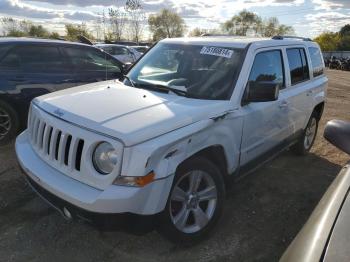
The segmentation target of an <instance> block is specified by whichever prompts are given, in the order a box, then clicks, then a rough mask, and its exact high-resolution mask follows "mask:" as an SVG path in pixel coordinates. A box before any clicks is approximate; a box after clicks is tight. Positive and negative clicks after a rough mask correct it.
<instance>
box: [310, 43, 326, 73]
mask: <svg viewBox="0 0 350 262" xmlns="http://www.w3.org/2000/svg"><path fill="white" fill-rule="evenodd" d="M309 53H310V57H311V64H312V71H313V72H312V73H313V76H314V77H317V76H320V75H323V71H324V65H323V60H322V55H321V52H320V49H319V48H317V47H309Z"/></svg>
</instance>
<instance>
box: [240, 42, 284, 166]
mask: <svg viewBox="0 0 350 262" xmlns="http://www.w3.org/2000/svg"><path fill="white" fill-rule="evenodd" d="M259 81H261V82H265V81H268V82H274V83H276V84H278V85H279V87H280V90H281V91H280V93H279V97H278V100H276V101H269V102H256V103H249V104H246V105H243V106H242V112H243V116H244V126H243V135H242V144H241V158H240V164H241V166H242V165H245V164H247V163H248V162H250V161H253V160H257V159H258V158H259V157H260V156H262V155H263V154H264V153H267V152H268V151H269V150H271V149H273V148H274V147H276V146H278V145H279V143H281V142H283V141H284V140H285V139H286V138H287V137H288V135H289V134H290V130H289V123H288V122H289V120H288V119H289V109H288V103H287V102H286V101H287V100H286V97H285V94H284V92H283V89H284V88H285V86H286V85H285V82H286V81H285V73H284V66H283V53H282V50H280V49H273V50H263V51H259V52H257V53H256V55H255V59H254V62H253V65H252V68H251V71H250V75H249V79H248V82H247V84H248V83H249V82H259Z"/></svg>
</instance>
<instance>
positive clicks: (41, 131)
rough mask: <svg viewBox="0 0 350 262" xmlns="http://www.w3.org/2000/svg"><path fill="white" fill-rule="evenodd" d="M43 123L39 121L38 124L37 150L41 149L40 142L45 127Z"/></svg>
mask: <svg viewBox="0 0 350 262" xmlns="http://www.w3.org/2000/svg"><path fill="white" fill-rule="evenodd" d="M45 125H46V124H45V122H44V121H40V124H39V128H38V135H37V139H36V140H37V145H38V148H39V149H41V147H42V141H43V135H44V134H43V133H44V126H45Z"/></svg>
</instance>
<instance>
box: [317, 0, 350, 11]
mask: <svg viewBox="0 0 350 262" xmlns="http://www.w3.org/2000/svg"><path fill="white" fill-rule="evenodd" d="M312 2H313V3H314V4H315V6H316V7H317V8H319V9H326V10H332V9H340V8H350V1H349V0H312Z"/></svg>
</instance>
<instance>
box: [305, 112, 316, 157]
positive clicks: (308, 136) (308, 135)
mask: <svg viewBox="0 0 350 262" xmlns="http://www.w3.org/2000/svg"><path fill="white" fill-rule="evenodd" d="M316 131H317V121H316V119H315V118H314V117H313V118H312V119H311V121H310V124H309V125H308V126H307V128H306V130H305V138H304V147H305V149H306V150H309V149H310V147H311V146H312V143H313V142H314V140H315V136H316Z"/></svg>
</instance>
